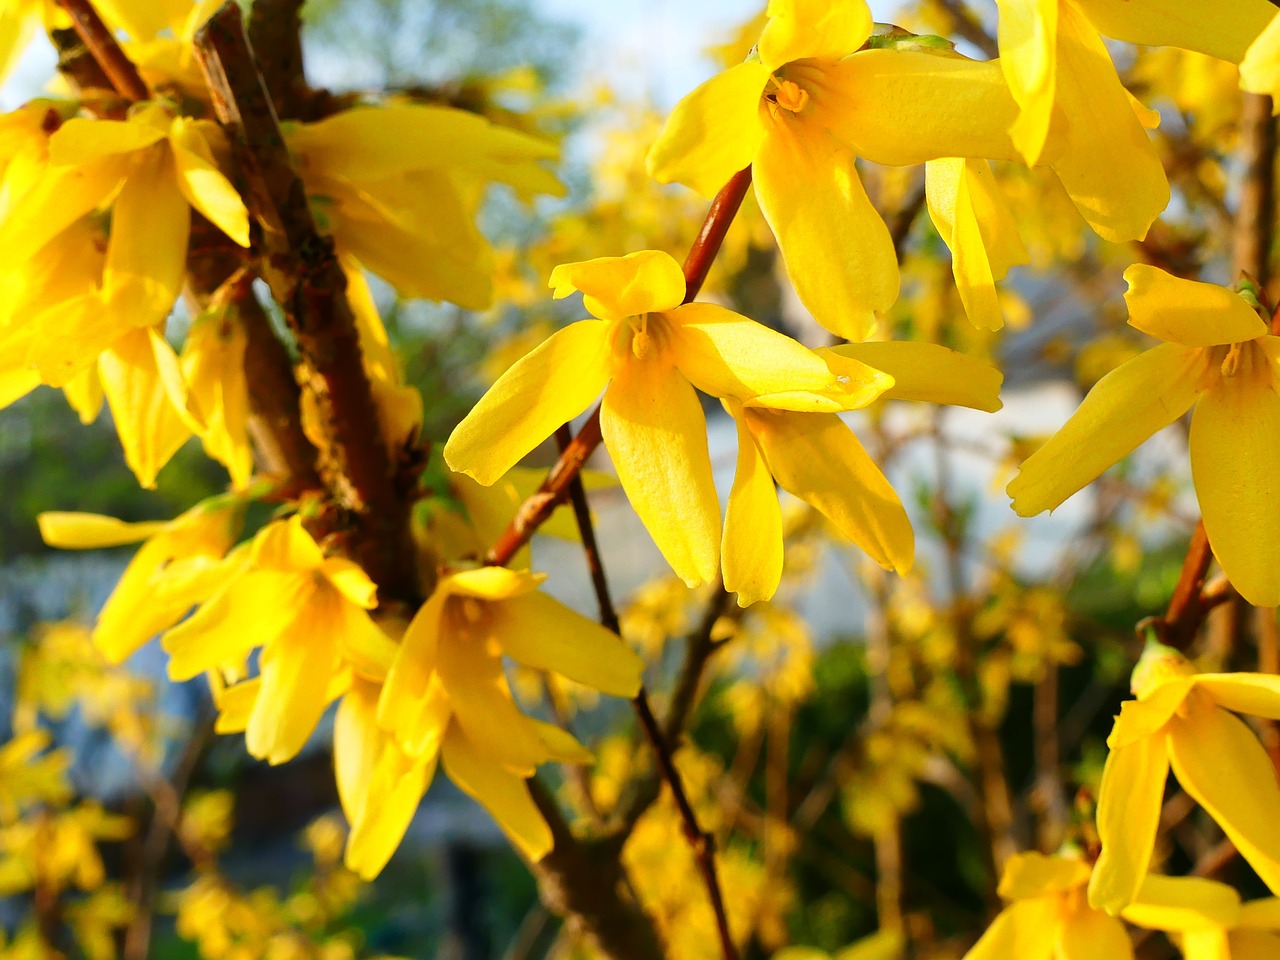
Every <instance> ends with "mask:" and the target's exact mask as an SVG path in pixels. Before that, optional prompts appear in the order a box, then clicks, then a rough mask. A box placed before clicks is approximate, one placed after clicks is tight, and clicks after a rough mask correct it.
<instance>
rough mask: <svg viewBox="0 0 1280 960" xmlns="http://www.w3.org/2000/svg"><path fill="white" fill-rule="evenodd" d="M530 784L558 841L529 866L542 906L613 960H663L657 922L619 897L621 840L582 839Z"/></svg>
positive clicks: (542, 791)
mask: <svg viewBox="0 0 1280 960" xmlns="http://www.w3.org/2000/svg"><path fill="white" fill-rule="evenodd" d="M528 783H529V793H530V794H531V795H532V796H533V801H534V803H535V804H537V806H538V809H539V810H540V811H541V813H542V817H543V819H544V820H546V822H547V825H548V826H549V827H550V828H551V836H552V839H553V841H554V845H553V846H552V848H551V852H550V853H548V854H547V855H546V856H545V857H543V858H542V859H541V860H539V861H538V862H536V863H532V864H530V865H529V868H530V870H531V871H532V872H533V875H534V876H535V877H536V878H537V880H538V896H539V897H540V898H541V900H542V902H543V904H545V905H546V907H547V909H548V910H551V911H552V912H553V913H555V914H557V915H559V916H562V917H564V918H565V925H566V926H567V927H568V928H569V929H570V930H571V931H572V932H573V933H575V934H577V935H578V936H580V937H585V938H586V939H588V940H590V941H591V942H593V943H594V944H595V946H596V948H597V949H599V951H600V952H601V953H602V954H603V955H604V956H605V957H608V958H610V960H663V957H664V955H665V954H664V952H663V949H662V945H661V943H659V941H658V933H657V930H656V928H655V927H654V924H653V919H652V918H651V917H650V916H649V915H648V914H647V913H645V911H644V907H642V906H641V905H640V904H639V903H637V902H635V901H634V900H631V899H628V898H627V897H624V896H622V895H621V890H622V889H623V887H624V886H625V885H626V882H627V879H626V870H625V868H624V867H623V865H622V841H621V840H620V839H615V838H605V839H602V840H594V841H593V840H579V839H578V838H577V837H575V836H574V835H573V832H572V831H571V830H570V829H569V826H568V824H566V823H565V822H564V817H563V816H561V814H560V808H559V807H558V806H557V805H556V802H555V800H554V799H553V798H552V797H551V795H550V794H549V793H548V792H547V790H546V788H545V787H543V785H542V784H541V783H540V782H539V781H538V780H537V779H532V780H529V781H528Z"/></svg>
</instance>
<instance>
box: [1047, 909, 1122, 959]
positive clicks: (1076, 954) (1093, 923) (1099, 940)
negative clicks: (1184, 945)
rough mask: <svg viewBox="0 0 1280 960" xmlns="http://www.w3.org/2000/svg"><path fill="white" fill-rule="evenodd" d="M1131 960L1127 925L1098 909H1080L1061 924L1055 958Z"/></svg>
mask: <svg viewBox="0 0 1280 960" xmlns="http://www.w3.org/2000/svg"><path fill="white" fill-rule="evenodd" d="M1102 957H1106V958H1107V960H1132V957H1133V942H1132V941H1131V940H1130V939H1129V932H1128V931H1127V930H1125V928H1124V924H1123V923H1121V922H1120V921H1119V920H1117V919H1116V918H1115V917H1109V916H1107V915H1106V914H1105V913H1099V912H1098V911H1097V910H1078V911H1076V912H1075V913H1074V914H1073V915H1072V916H1071V917H1069V918H1068V919H1067V920H1066V922H1065V923H1063V925H1062V935H1061V936H1060V937H1059V938H1058V949H1057V953H1055V954H1054V960H1100V958H1102Z"/></svg>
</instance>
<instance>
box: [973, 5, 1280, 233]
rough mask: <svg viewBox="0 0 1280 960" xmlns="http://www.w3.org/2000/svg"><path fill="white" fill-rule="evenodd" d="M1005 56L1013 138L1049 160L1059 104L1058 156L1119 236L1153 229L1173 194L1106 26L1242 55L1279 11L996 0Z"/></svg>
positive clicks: (1098, 225) (1082, 201)
mask: <svg viewBox="0 0 1280 960" xmlns="http://www.w3.org/2000/svg"><path fill="white" fill-rule="evenodd" d="M997 3H998V6H999V8H1000V24H999V40H1000V64H1001V66H1002V68H1003V70H1004V74H1005V77H1006V78H1007V79H1008V81H1009V87H1010V89H1011V90H1012V91H1013V96H1014V99H1015V100H1017V102H1018V105H1019V107H1020V112H1019V114H1018V119H1017V122H1016V123H1015V124H1014V125H1013V128H1012V134H1013V139H1014V142H1015V143H1016V144H1017V145H1018V149H1019V150H1020V151H1021V153H1022V155H1023V157H1024V158H1025V159H1026V161H1027V162H1028V163H1030V164H1035V163H1037V162H1039V161H1040V159H1041V154H1042V152H1043V150H1044V145H1045V143H1046V139H1047V137H1048V133H1049V129H1050V122H1051V117H1052V113H1053V110H1054V108H1055V106H1057V107H1059V108H1061V110H1062V112H1063V113H1064V114H1065V115H1066V119H1067V122H1068V130H1067V133H1066V136H1067V144H1066V149H1065V151H1064V152H1063V155H1062V156H1061V157H1060V158H1059V159H1057V160H1056V161H1055V163H1054V170H1055V172H1056V173H1057V174H1058V176H1059V177H1060V178H1061V180H1062V184H1063V186H1064V187H1066V189H1067V192H1068V193H1069V194H1070V195H1071V199H1072V200H1073V201H1075V204H1076V207H1077V209H1079V211H1080V213H1081V215H1083V216H1084V218H1085V219H1086V220H1087V221H1088V222H1089V225H1090V226H1092V227H1093V229H1094V230H1095V231H1097V233H1098V234H1099V235H1100V236H1102V237H1104V238H1106V239H1108V240H1112V241H1117V242H1119V241H1124V240H1132V239H1136V238H1138V237H1141V236H1143V235H1145V234H1146V231H1147V228H1148V227H1149V226H1150V225H1151V222H1152V221H1153V220H1154V219H1155V218H1156V216H1158V215H1159V213H1160V211H1161V210H1163V209H1164V207H1165V205H1166V204H1167V203H1168V200H1169V185H1168V181H1167V180H1166V178H1165V175H1164V170H1163V168H1162V167H1161V164H1160V160H1159V157H1158V156H1157V155H1156V152H1155V150H1154V148H1153V146H1152V145H1151V143H1150V141H1149V139H1148V138H1147V135H1146V132H1145V131H1144V130H1143V124H1142V122H1141V121H1140V120H1139V117H1138V115H1137V114H1136V113H1135V105H1134V103H1133V102H1132V101H1131V99H1130V97H1129V94H1128V92H1127V91H1126V90H1125V89H1124V87H1123V86H1122V85H1121V83H1120V79H1119V77H1117V76H1116V71H1115V67H1114V66H1113V65H1112V63H1111V58H1110V56H1109V55H1108V53H1107V48H1106V46H1105V45H1104V44H1103V42H1102V40H1101V38H1100V37H1099V36H1098V34H1099V33H1101V34H1103V35H1105V36H1108V37H1112V38H1114V39H1116V40H1125V41H1128V42H1130V43H1138V44H1145V45H1150V46H1166V45H1168V46H1177V47H1183V48H1185V49H1187V50H1196V51H1199V52H1201V53H1207V54H1209V55H1210V56H1214V57H1218V58H1219V59H1222V60H1229V61H1231V62H1233V63H1239V62H1240V60H1241V58H1242V57H1243V56H1244V54H1245V50H1246V48H1247V47H1248V45H1249V43H1250V42H1251V41H1252V40H1253V39H1254V38H1255V37H1256V36H1258V34H1259V33H1260V32H1261V31H1262V29H1263V27H1265V26H1266V25H1267V22H1268V21H1269V20H1270V19H1271V15H1272V14H1273V13H1274V12H1275V8H1274V7H1272V6H1271V5H1270V4H1269V3H1267V2H1266V0H1240V2H1238V3H1234V4H1232V6H1231V10H1230V13H1229V15H1224V14H1223V13H1222V12H1221V11H1219V10H1217V9H1215V8H1214V7H1213V6H1212V5H1209V4H1205V3H1203V2H1201V0H1125V2H1123V3H1116V2H1114V0H997Z"/></svg>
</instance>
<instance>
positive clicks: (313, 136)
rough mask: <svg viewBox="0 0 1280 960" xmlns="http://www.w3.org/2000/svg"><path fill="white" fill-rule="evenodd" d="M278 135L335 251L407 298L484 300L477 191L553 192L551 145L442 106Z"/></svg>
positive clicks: (358, 116)
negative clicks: (494, 185) (494, 186)
mask: <svg viewBox="0 0 1280 960" xmlns="http://www.w3.org/2000/svg"><path fill="white" fill-rule="evenodd" d="M285 139H286V142H287V143H288V145H289V150H290V152H291V153H292V154H293V155H294V157H295V160H296V163H297V166H298V170H299V172H300V173H301V175H302V178H303V181H304V183H305V184H306V188H307V194H308V196H309V197H310V198H311V202H312V204H313V206H314V207H315V209H316V211H317V215H318V217H319V219H320V221H321V223H322V224H323V225H326V226H327V228H328V229H329V230H330V231H331V232H332V233H333V236H334V239H335V240H336V241H337V244H338V248H339V250H341V251H343V252H345V253H347V254H349V255H350V256H353V257H355V259H357V260H359V261H360V263H361V264H363V265H364V266H365V267H367V268H368V269H369V270H371V271H372V272H374V273H376V274H377V275H378V276H380V277H382V278H383V279H384V280H386V281H387V282H388V283H390V284H391V285H392V286H394V287H395V288H396V289H397V290H399V291H400V293H402V294H403V295H404V296H407V297H425V298H427V299H431V300H449V301H451V302H453V303H456V304H458V305H460V306H464V307H468V308H471V309H484V308H485V307H487V306H489V303H490V301H491V300H492V278H491V274H492V272H493V264H492V256H493V254H492V251H491V250H490V249H489V245H488V242H487V241H486V240H485V238H484V236H483V235H482V234H481V233H480V230H479V228H478V227H477V226H476V223H475V220H476V214H477V212H478V209H479V204H480V201H481V199H482V198H483V189H482V188H483V187H484V186H485V185H487V184H488V183H491V182H498V183H506V184H508V185H510V186H511V187H513V188H514V189H515V190H516V192H517V194H518V195H519V196H521V197H522V198H524V199H530V198H531V197H532V196H533V195H535V194H539V193H546V194H554V195H557V196H559V195H562V194H563V193H564V188H563V186H562V185H561V184H560V182H559V181H558V180H556V178H555V177H554V176H553V175H552V174H551V172H550V171H549V170H547V169H546V168H545V167H544V166H543V162H544V161H547V160H551V159H554V158H555V157H557V156H558V154H559V150H558V149H557V148H556V146H555V145H554V144H551V143H548V142H546V141H543V140H539V139H537V138H535V137H531V136H529V135H528V134H525V133H521V132H519V131H517V130H510V129H507V128H505V127H500V126H497V125H496V124H492V123H490V122H489V121H488V120H486V119H485V118H484V117H481V116H478V115H476V114H474V113H468V112H466V111H464V110H455V109H452V108H450V107H440V106H424V105H421V104H412V103H391V104H388V105H386V106H382V107H358V108H356V109H354V110H346V111H343V112H342V113H338V114H335V115H334V116H332V117H329V118H327V119H325V120H321V121H320V122H319V123H313V124H293V125H287V126H286V128H285Z"/></svg>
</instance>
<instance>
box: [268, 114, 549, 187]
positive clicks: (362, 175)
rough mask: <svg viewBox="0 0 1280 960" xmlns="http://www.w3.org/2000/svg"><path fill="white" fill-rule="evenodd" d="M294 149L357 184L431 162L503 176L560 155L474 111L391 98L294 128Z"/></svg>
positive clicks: (435, 165) (433, 165) (545, 143)
mask: <svg viewBox="0 0 1280 960" xmlns="http://www.w3.org/2000/svg"><path fill="white" fill-rule="evenodd" d="M286 137H287V140H288V143H289V149H290V150H291V151H294V152H296V153H301V154H304V155H305V156H306V159H307V163H308V165H309V166H312V167H314V168H315V169H318V170H323V171H325V172H326V173H328V174H330V175H333V176H340V177H343V178H345V179H348V180H352V181H356V182H368V181H374V180H383V179H386V178H388V177H394V176H398V175H402V174H405V173H409V172H414V171H417V170H420V169H423V168H429V169H431V168H434V169H440V170H453V169H458V168H463V167H467V166H472V167H475V168H477V169H478V170H480V171H482V172H483V174H484V175H485V176H486V178H489V179H501V177H502V167H504V166H509V165H510V164H511V163H512V162H514V161H521V160H523V161H528V160H540V159H553V158H555V157H556V156H557V154H558V153H559V150H558V149H557V148H556V146H555V144H553V143H550V142H548V141H547V140H543V139H541V138H539V137H534V136H530V135H529V134H527V133H522V132H520V131H518V130H512V129H510V128H508V127H503V126H499V125H498V124H495V123H493V122H491V121H489V120H488V119H486V118H485V117H483V116H481V115H479V114H476V113H473V112H471V111H469V110H458V109H455V108H453V107H445V106H438V105H426V104H414V103H403V102H401V103H391V104H387V105H384V106H378V107H357V108H355V109H354V110H343V111H341V112H339V113H336V114H334V115H332V116H330V117H327V118H326V119H324V120H321V121H320V122H318V123H310V124H299V125H295V126H293V127H292V128H291V129H289V130H288V131H287V133H286Z"/></svg>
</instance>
